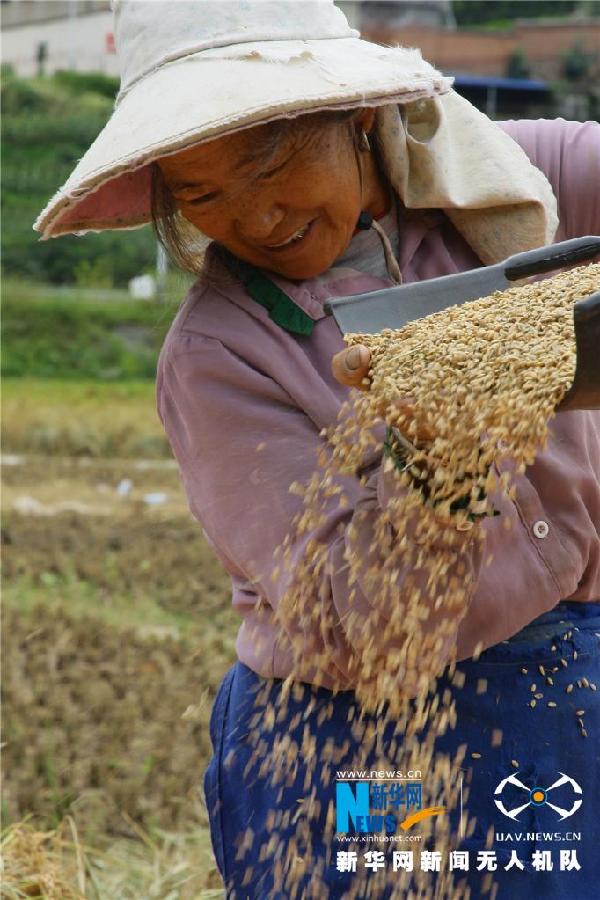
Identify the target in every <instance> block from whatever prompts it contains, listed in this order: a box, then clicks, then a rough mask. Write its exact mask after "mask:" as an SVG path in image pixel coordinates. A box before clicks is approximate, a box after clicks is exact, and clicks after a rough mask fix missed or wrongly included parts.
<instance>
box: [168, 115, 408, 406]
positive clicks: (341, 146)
mask: <svg viewBox="0 0 600 900" xmlns="http://www.w3.org/2000/svg"><path fill="white" fill-rule="evenodd" d="M374 120H375V110H373V109H364V110H361V111H360V112H359V113H358V114H357V116H356V117H355V119H354V120H353V122H352V123H351V124H349V125H340V124H338V123H336V124H332V125H329V126H326V127H324V129H323V130H322V131H320V132H317V133H315V132H314V131H313V132H312V133H310V132H308V133H307V134H306V135H305V136H301V138H300V139H298V138H297V137H296V138H295V139H292V140H285V139H284V140H283V141H282V142H281V146H279V147H278V148H277V150H276V151H275V153H274V155H273V156H272V157H270V159H269V161H268V162H269V164H268V168H267V169H266V171H265V168H264V165H262V164H261V162H260V161H257V160H256V159H255V160H252V161H250V162H249V163H244V157H247V156H248V155H250V154H251V152H252V148H253V146H254V145H255V143H256V141H255V135H256V132H257V131H259V130H260V128H264V126H257V128H252V129H247V130H244V131H240V132H237V133H235V134H232V135H227V136H225V137H222V138H217V139H216V140H214V141H209V142H207V143H204V144H199V145H197V146H194V147H191V148H189V149H186V150H184V151H181V152H179V153H177V154H174V155H172V156H168V157H163V159H162V160H160V161H159V165H160V168H161V170H162V173H163V175H164V177H165V181H166V183H167V186H168V187H169V189H170V191H171V193H172V194H173V196H174V198H175V200H176V203H177V206H178V208H179V210H180V212H181V213H182V215H183V216H185V218H186V219H188V220H189V221H190V222H192V223H193V224H194V225H195V226H196V227H197V228H199V229H200V230H201V231H202V232H203V233H204V234H205V235H207V236H208V237H209V238H212V239H213V240H216V241H218V242H219V243H221V244H222V245H223V246H225V247H226V248H227V249H228V250H230V251H231V253H233V254H234V255H235V256H237V257H238V258H239V259H243V260H246V261H247V262H249V263H252V264H253V265H255V266H258V267H259V268H263V269H268V270H270V271H272V272H276V273H278V274H280V275H283V276H284V277H286V278H291V279H299V280H303V279H308V278H314V277H315V276H317V275H319V274H321V273H322V272H325V271H327V269H328V268H329V267H330V266H331V264H332V263H333V262H334V261H335V260H336V259H337V258H338V257H340V256H341V255H342V254H343V253H344V251H345V250H346V248H347V246H348V244H349V243H350V240H351V238H352V235H353V232H354V229H355V226H356V221H357V219H358V216H359V214H360V212H361V211H363V210H367V211H368V212H370V213H372V214H380V213H381V212H382V211H383V210H386V209H387V208H389V204H390V197H389V194H388V189H387V187H386V186H385V183H384V181H383V179H382V178H381V176H380V173H379V171H378V168H377V165H376V163H375V160H374V158H373V155H372V154H371V153H369V152H361V153H360V156H359V160H357V156H356V153H355V150H354V146H353V142H352V137H351V134H350V130H349V129H350V127H353V128H356V129H358V131H359V133H360V131H361V130H364V131H365V132H367V133H368V132H370V131H371V130H372V128H373V123H374ZM359 161H360V165H361V168H362V177H361V172H359ZM308 223H312V225H311V229H310V232H309V233H308V234H307V236H306V237H305V238H304V239H303V240H301V241H298V243H297V244H293V245H291V246H288V247H287V248H286V249H284V250H275V249H273V248H271V247H270V246H269V245H271V244H274V243H279V242H281V241H283V240H285V239H286V238H288V237H289V236H291V235H292V234H294V233H295V232H296V231H297V230H298V229H300V228H302V227H304V226H306V225H307V224H308ZM356 354H357V348H351V349H348V350H342V351H341V352H340V353H337V354H336V355H335V356H334V358H333V361H332V371H333V374H334V376H335V378H336V379H337V380H338V381H339V382H340V383H341V384H344V385H347V386H349V387H357V388H359V389H361V390H364V389H365V387H366V386H365V385H363V384H361V382H362V380H363V379H364V378H365V377H366V375H367V373H368V370H369V359H370V354H369V351H368V350H367V348H366V347H363V348H362V355H361V357H360V359H357V356H356ZM356 362H358V365H353V363H356Z"/></svg>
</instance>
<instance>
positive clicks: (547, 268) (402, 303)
mask: <svg viewBox="0 0 600 900" xmlns="http://www.w3.org/2000/svg"><path fill="white" fill-rule="evenodd" d="M595 256H600V236H597V235H589V236H587V237H580V238H574V239H573V240H570V241H563V242H562V243H560V244H550V245H549V246H548V247H540V248H539V249H537V250H528V251H527V252H525V253H517V254H516V255H515V256H509V258H508V259H506V260H505V261H504V262H501V263H496V265H494V266H483V267H482V268H480V269H472V270H471V271H470V272H460V273H459V274H457V275H444V276H443V277H442V278H431V279H429V280H427V281H421V282H418V283H417V284H407V285H399V286H397V287H392V288H385V289H384V290H382V291H373V292H371V293H369V294H357V295H356V296H354V297H339V298H336V299H335V300H329V301H328V302H327V303H326V304H325V312H326V313H327V314H328V315H332V316H333V317H334V318H335V320H336V322H337V324H338V326H339V328H340V330H341V332H342V334H346V333H348V332H358V333H362V334H376V333H377V332H378V331H382V330H383V329H384V328H402V326H403V325H406V323H407V322H412V321H414V320H415V319H422V318H424V317H425V316H430V315H432V314H433V313H436V312H440V311H441V310H443V309H447V308H448V307H449V306H456V305H458V304H461V303H466V302H467V301H469V300H477V299H478V298H479V297H487V296H488V294H492V293H493V292H494V291H504V290H506V289H507V288H509V287H511V282H513V281H518V280H519V279H521V278H528V277H529V276H531V275H540V274H542V273H543V272H553V271H555V270H556V269H561V268H564V267H565V266H572V265H573V264H574V263H577V262H582V261H583V260H589V259H593V258H594V257H595ZM573 318H574V322H575V343H576V349H577V366H576V369H575V378H574V380H573V384H572V385H571V387H570V388H569V390H568V391H567V393H566V394H565V396H564V398H563V400H562V401H561V403H560V404H559V405H558V407H557V409H558V410H566V409H600V291H597V292H596V293H595V294H592V295H591V296H589V297H586V298H585V299H582V300H580V301H579V302H577V303H576V304H575V306H574V309H573Z"/></svg>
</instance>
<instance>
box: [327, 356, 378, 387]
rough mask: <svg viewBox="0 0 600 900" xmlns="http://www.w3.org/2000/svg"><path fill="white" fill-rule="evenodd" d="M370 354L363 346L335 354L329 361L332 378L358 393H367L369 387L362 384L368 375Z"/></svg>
mask: <svg viewBox="0 0 600 900" xmlns="http://www.w3.org/2000/svg"><path fill="white" fill-rule="evenodd" d="M370 365H371V353H370V351H369V349H368V348H367V347H365V346H364V344H355V345H354V347H347V348H346V349H345V350H340V352H339V353H336V354H335V356H334V357H333V359H332V361H331V371H332V372H333V377H334V378H335V379H336V381H339V383H340V384H344V385H346V387H355V388H358V389H359V391H368V390H369V385H368V384H363V383H362V381H363V379H364V378H367V377H368V375H369V366H370Z"/></svg>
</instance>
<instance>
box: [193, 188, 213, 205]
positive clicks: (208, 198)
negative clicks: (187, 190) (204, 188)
mask: <svg viewBox="0 0 600 900" xmlns="http://www.w3.org/2000/svg"><path fill="white" fill-rule="evenodd" d="M218 196H219V195H218V192H217V191H211V192H210V193H208V194H202V196H201V197H194V198H193V199H191V200H188V203H193V204H194V206H197V205H199V204H201V203H209V202H210V201H211V200H215V199H216V198H217V197H218Z"/></svg>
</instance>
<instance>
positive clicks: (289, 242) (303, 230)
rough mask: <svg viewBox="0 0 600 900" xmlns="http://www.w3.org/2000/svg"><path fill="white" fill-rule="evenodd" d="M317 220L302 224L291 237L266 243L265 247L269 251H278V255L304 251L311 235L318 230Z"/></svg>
mask: <svg viewBox="0 0 600 900" xmlns="http://www.w3.org/2000/svg"><path fill="white" fill-rule="evenodd" d="M316 222H317V220H316V219H311V220H310V221H309V222H307V224H306V225H301V226H300V228H297V229H296V231H294V232H292V233H291V235H290V236H289V237H287V238H283V239H282V240H280V241H274V242H273V243H267V244H265V245H264V249H266V250H267V251H268V252H269V253H277V254H278V255H281V254H282V253H290V252H292V253H293V252H296V253H298V252H303V251H304V250H305V249H306V247H307V243H308V242H309V240H310V237H311V236H312V235H313V234H314V232H315V230H316Z"/></svg>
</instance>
